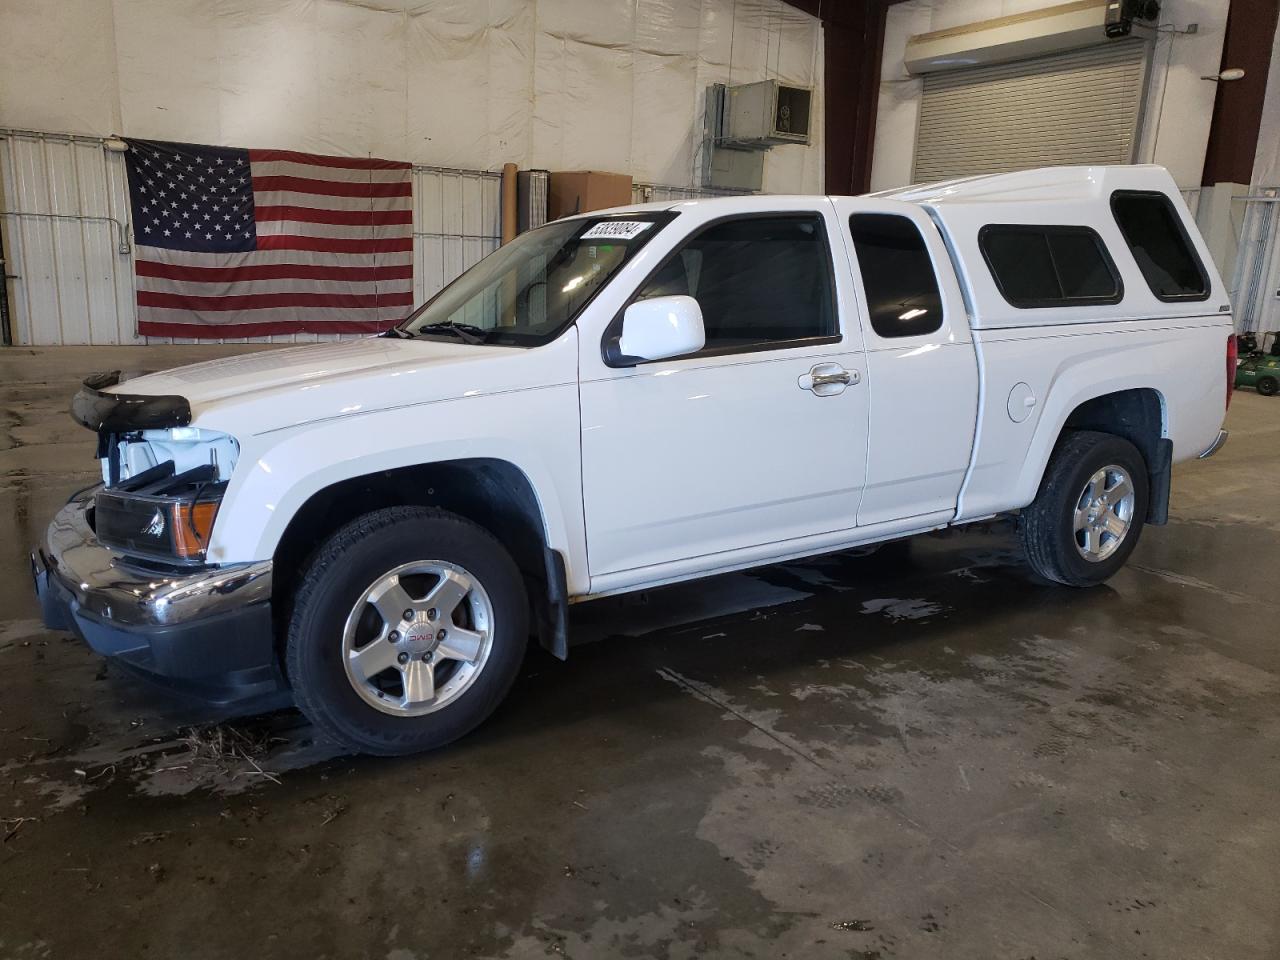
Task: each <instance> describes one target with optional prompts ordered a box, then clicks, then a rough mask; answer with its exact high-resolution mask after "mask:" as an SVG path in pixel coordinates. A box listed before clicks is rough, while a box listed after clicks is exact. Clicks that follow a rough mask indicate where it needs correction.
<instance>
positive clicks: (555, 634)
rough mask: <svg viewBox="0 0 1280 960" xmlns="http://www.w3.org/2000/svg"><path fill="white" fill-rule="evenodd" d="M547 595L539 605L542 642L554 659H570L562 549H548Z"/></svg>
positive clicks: (567, 609) (540, 637)
mask: <svg viewBox="0 0 1280 960" xmlns="http://www.w3.org/2000/svg"><path fill="white" fill-rule="evenodd" d="M543 560H544V564H545V570H546V573H545V576H546V581H547V583H546V596H545V597H544V598H543V601H542V602H541V603H539V604H538V605H537V609H538V642H539V643H541V644H542V646H543V648H544V649H546V651H547V652H548V653H550V654H551V655H552V656H553V657H556V658H557V659H559V660H567V659H568V658H569V586H568V582H567V577H566V574H565V568H564V557H563V556H562V555H561V553H560V551H559V550H550V549H548V550H544V551H543Z"/></svg>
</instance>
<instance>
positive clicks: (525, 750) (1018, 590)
mask: <svg viewBox="0 0 1280 960" xmlns="http://www.w3.org/2000/svg"><path fill="white" fill-rule="evenodd" d="M215 352H219V351H214V350H210V349H207V348H203V349H195V348H152V349H150V351H149V352H145V353H144V352H142V351H138V350H134V351H132V352H130V351H127V350H120V351H117V352H115V353H114V355H113V352H112V351H110V350H104V349H97V350H94V351H86V350H73V349H65V350H62V351H60V352H59V351H43V352H30V351H24V350H9V351H4V352H3V353H0V410H2V411H3V417H4V431H3V434H0V565H2V566H0V569H2V570H3V576H0V816H2V817H3V818H4V823H3V824H2V825H0V834H2V835H3V843H0V957H3V958H24V960H25V958H36V957H59V958H62V957H68V958H75V957H86V956H110V957H123V956H130V957H142V956H152V957H183V958H203V957H235V958H241V957H254V958H267V957H307V958H320V957H356V956H358V957H377V958H383V957H385V958H388V960H423V958H428V957H433V958H434V957H462V956H472V955H475V956H501V957H508V956H509V957H542V956H548V955H550V956H569V957H578V958H583V957H605V956H645V957H688V956H692V955H695V954H698V955H724V956H734V957H770V958H776V957H805V958H808V957H840V958H849V957H855V958H876V957H879V958H890V957H901V958H931V957H937V958H957V957H977V958H988V957H1001V958H1030V957H1036V958H1040V960H1047V958H1056V957H1071V958H1076V957H1099V958H1117V957H1158V958H1170V957H1188V958H1189V957H1196V958H1199V957H1213V958H1217V957H1222V958H1230V960H1251V958H1275V957H1277V956H1280V899H1278V895H1277V892H1276V891H1277V889H1278V886H1280V822H1278V821H1277V818H1276V811H1277V798H1278V797H1280V710H1278V708H1280V629H1277V624H1278V623H1280V600H1278V599H1277V597H1278V594H1277V589H1276V588H1277V571H1278V570H1280V479H1278V478H1280V399H1265V398H1262V397H1258V396H1256V395H1254V394H1253V393H1242V394H1238V395H1237V396H1236V399H1235V402H1234V404H1233V406H1232V410H1231V416H1230V422H1229V427H1230V429H1231V430H1232V439H1231V442H1230V443H1229V444H1228V445H1227V447H1226V448H1225V449H1224V450H1223V452H1222V453H1221V454H1220V455H1219V456H1218V457H1217V458H1215V459H1214V460H1212V461H1208V462H1205V463H1195V464H1190V465H1184V466H1182V467H1179V468H1178V469H1177V471H1176V473H1175V481H1174V501H1173V520H1172V522H1171V523H1170V524H1169V525H1168V526H1167V527H1165V528H1163V529H1150V530H1148V531H1147V532H1146V534H1145V536H1144V538H1143V541H1142V543H1141V545H1140V546H1139V549H1138V551H1137V553H1136V554H1135V556H1134V558H1133V560H1132V561H1131V562H1130V564H1129V566H1128V567H1127V568H1126V569H1125V570H1124V571H1122V573H1121V574H1120V575H1119V576H1117V577H1116V578H1115V579H1114V581H1113V582H1112V583H1110V584H1109V585H1107V586H1104V587H1101V588H1098V589H1095V590H1092V591H1087V592H1078V591H1072V590H1067V589H1065V588H1057V587H1050V586H1046V585H1042V584H1038V583H1036V582H1034V581H1032V580H1031V579H1030V578H1029V576H1028V574H1027V573H1026V572H1025V571H1024V570H1023V569H1022V568H1021V567H1020V566H1019V565H1018V556H1017V551H1016V548H1015V547H1014V545H1013V542H1012V541H1011V539H1010V537H1009V533H1008V529H1007V527H1005V528H1000V527H997V528H993V529H986V530H974V531H968V532H965V533H962V534H957V535H953V536H949V537H945V538H925V539H923V540H918V541H916V542H914V543H913V544H912V545H911V547H910V550H909V551H906V550H890V551H888V552H887V553H882V554H879V555H877V556H875V557H871V558H862V559H859V558H856V557H851V556H834V557H828V558H824V559H819V560H814V561H811V562H805V563H795V564H787V565H785V566H778V567H771V568H766V569H762V570H758V571H754V572H752V573H749V574H737V575H732V576H727V577H721V578H718V579H716V580H714V581H710V582H707V583H704V584H698V585H686V586H682V587H676V588H671V589H668V590H664V591H657V592H654V593H651V594H650V595H648V597H647V598H640V599H630V600H625V599H624V600H617V601H612V600H609V601H600V602H598V603H595V604H588V605H584V606H582V607H579V608H577V610H576V614H575V633H574V636H575V642H576V643H577V646H576V648H575V649H574V651H573V653H572V655H571V657H570V660H569V662H568V663H567V664H563V665H562V664H559V663H556V662H555V661H552V660H550V659H548V658H547V657H545V656H544V655H542V654H541V653H535V654H533V655H531V657H530V660H529V663H528V665H527V667H526V670H525V672H524V675H523V677H522V679H521V680H520V681H519V682H518V683H517V686H516V689H515V691H514V693H513V695H512V696H511V698H510V699H509V700H508V701H507V703H506V704H505V705H504V706H503V707H502V708H501V709H500V711H499V713H498V714H497V715H496V716H495V718H494V719H493V720H492V721H491V722H490V723H488V724H487V725H486V726H485V727H483V728H482V729H481V730H480V731H479V732H477V733H476V734H473V735H472V736H471V737H470V738H468V739H467V740H466V741H464V742H463V743H460V744H458V745H456V746H455V747H453V748H450V749H447V750H445V751H442V752H438V753H435V754H432V755H428V756H423V757H417V758H411V759H406V760H399V761H385V760H369V759H351V758H345V757H340V756H337V755H336V751H335V750H334V748H332V747H331V746H330V745H328V744H326V743H323V742H316V741H315V740H314V738H313V733H312V731H311V730H310V728H309V727H308V726H307V725H306V724H305V723H304V722H302V720H301V719H300V718H299V717H298V716H297V715H296V714H294V713H292V712H283V713H280V714H276V715H273V716H270V717H266V718H255V719H251V720H241V721H235V722H231V723H222V724H218V723H216V722H215V718H212V717H209V716H207V715H202V714H199V713H197V712H193V711H192V710H191V709H190V708H189V707H186V706H184V705H181V704H174V703H172V702H170V701H167V700H166V699H164V697H162V696H161V695H159V694H157V693H154V692H152V691H151V690H150V689H148V688H146V687H144V686H142V685H140V684H139V683H137V682H135V681H133V680H131V679H129V678H127V677H124V676H121V675H118V674H117V673H116V672H115V671H114V670H111V669H107V668H105V667H104V664H103V662H102V661H101V660H100V659H98V658H97V657H95V656H93V655H92V654H90V653H89V652H87V651H86V650H85V649H83V648H82V647H81V646H80V645H79V644H78V643H76V642H74V641H73V640H71V639H70V638H68V637H67V636H65V635H62V634H54V633H49V632H47V631H45V630H44V629H43V628H42V627H41V625H40V623H39V621H38V620H37V611H36V606H35V604H34V602H33V599H32V596H31V592H30V583H29V579H28V574H27V561H26V550H27V547H28V544H29V543H31V542H32V541H34V540H35V539H36V538H37V536H38V535H39V531H40V530H41V529H42V527H43V525H44V524H45V522H46V521H47V519H48V518H49V516H50V515H51V514H52V513H53V511H54V510H55V508H56V507H57V506H58V505H59V504H60V503H61V502H62V501H63V499H64V498H65V497H66V495H67V494H68V493H70V492H71V491H72V490H73V489H76V488H77V487H80V486H82V485H84V484H86V483H88V482H90V481H91V480H92V478H93V475H94V473H95V468H96V464H95V462H94V461H93V460H92V447H93V444H92V438H91V437H90V436H89V435H88V434H87V433H85V432H84V431H82V430H80V429H79V428H78V427H76V426H75V425H74V424H73V423H72V422H71V420H70V419H69V418H68V417H67V416H66V415H65V413H64V411H65V409H66V403H67V400H68V398H69V396H70V394H71V392H72V391H73V388H74V385H75V381H76V380H77V379H78V378H79V377H80V376H82V375H83V374H84V373H86V372H88V371H90V370H92V369H95V368H102V367H107V368H110V367H112V366H118V365H122V364H123V365H124V366H132V367H147V368H156V367H160V366H166V365H170V364H172V363H175V362H177V361H178V360H179V359H181V358H186V357H191V356H203V355H210V354H211V353H215ZM220 352H226V351H225V350H223V351H220ZM122 357H123V359H121V358H122Z"/></svg>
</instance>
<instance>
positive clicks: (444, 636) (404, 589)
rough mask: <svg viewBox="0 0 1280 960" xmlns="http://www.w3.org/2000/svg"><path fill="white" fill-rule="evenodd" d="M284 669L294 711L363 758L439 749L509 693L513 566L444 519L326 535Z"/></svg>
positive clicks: (496, 548) (384, 520) (411, 519)
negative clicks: (293, 699)
mask: <svg viewBox="0 0 1280 960" xmlns="http://www.w3.org/2000/svg"><path fill="white" fill-rule="evenodd" d="M301 582H302V587H301V588H300V589H299V591H298V594H297V597H296V598H295V601H294V606H293V615H292V618H291V620H290V623H289V636H288V645H287V650H286V669H287V671H288V675H289V681H290V683H291V684H292V686H293V690H294V697H295V700H296V701H297V704H298V707H299V708H300V709H301V710H302V712H303V713H304V714H306V716H307V718H308V719H310V720H311V722H312V723H314V724H315V725H316V726H317V727H318V728H319V729H321V730H322V731H324V732H325V733H326V734H328V735H329V736H331V737H333V738H334V739H335V740H338V741H339V742H341V743H343V744H345V745H347V746H350V747H352V748H353V749H355V750H357V751H360V752H362V753H371V754H378V755H382V756H395V755H401V754H409V753H417V752H419V751H422V750H430V749H434V748H436V747H441V746H444V745H445V744H446V743H449V742H451V741H453V740H456V739H458V738H459V737H461V736H463V735H464V734H467V733H469V732H470V731H471V730H473V729H474V728H475V727H477V726H478V725H479V724H480V723H481V722H483V721H484V720H485V718H487V717H488V716H489V714H491V713H492V712H493V710H494V709H495V708H496V707H497V705H498V703H499V702H500V701H501V700H502V698H503V697H504V696H505V695H506V693H507V691H508V690H509V689H510V687H511V684H512V682H513V681H514V680H515V676H516V673H517V672H518V671H519V668H520V663H521V661H522V660H523V658H524V653H525V648H526V645H527V640H528V604H527V600H526V597H525V590H524V583H523V581H522V579H521V577H520V572H519V570H518V569H517V568H516V564H515V561H513V560H512V559H511V556H510V554H508V553H507V551H506V550H505V549H503V547H502V545H501V544H500V543H498V541H497V540H495V539H494V538H493V536H492V535H491V534H489V532H488V531H486V530H484V529H483V528H481V527H479V526H477V525H475V524H473V523H471V522H470V521H468V520H464V519H463V518H461V517H458V516H455V515H454V514H450V513H447V512H445V511H443V510H434V509H428V508H424V507H391V508H387V509H384V510H378V511H375V512H373V513H369V514H366V515H365V516H362V517H359V518H358V519H356V520H354V521H352V522H351V523H349V524H347V525H346V526H345V527H343V528H342V529H340V530H339V531H338V532H337V533H335V534H333V536H331V537H330V538H329V539H328V540H327V541H325V543H324V544H323V545H322V546H321V547H320V549H319V550H318V551H317V553H316V554H315V555H314V557H313V558H312V559H311V561H310V562H309V563H308V566H307V569H306V571H305V572H304V573H303V576H302V579H301Z"/></svg>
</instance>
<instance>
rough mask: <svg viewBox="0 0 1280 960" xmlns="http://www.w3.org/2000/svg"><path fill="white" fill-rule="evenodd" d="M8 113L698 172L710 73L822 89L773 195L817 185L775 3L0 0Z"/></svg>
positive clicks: (795, 31) (787, 27) (524, 163)
mask: <svg viewBox="0 0 1280 960" xmlns="http://www.w3.org/2000/svg"><path fill="white" fill-rule="evenodd" d="M4 10H5V12H4V29H3V30H0V90H3V91H4V96H3V97H2V98H0V126H7V127H18V128H27V129H37V130H74V131H81V132H84V133H90V134H102V135H106V134H110V133H120V134H125V135H130V136H135V137H144V138H152V139H158V140H183V141H189V142H194V143H211V144H222V145H226V146H238V147H247V146H252V147H280V148H291V149H297V150H307V151H312V152H315V153H335V154H344V155H351V156H365V155H372V156H382V157H388V158H392V159H397V160H411V161H413V162H415V163H424V164H433V165H438V166H447V167H461V168H467V169H474V170H496V169H499V168H500V167H501V165H502V164H503V163H506V162H514V163H517V164H519V165H520V166H521V167H522V168H542V169H549V170H573V169H596V170H611V171H616V172H619V173H629V174H631V175H632V176H633V177H634V178H635V179H636V180H640V181H646V182H652V183H667V184H674V185H677V186H692V185H694V184H695V183H696V177H695V174H696V173H697V171H698V169H699V167H698V156H697V154H698V148H699V145H700V140H701V130H702V115H703V101H704V97H705V89H706V87H707V85H708V84H711V83H717V82H727V83H747V82H750V81H754V80H763V79H768V78H778V79H780V80H783V81H784V82H787V83H791V84H800V85H805V86H814V87H815V88H818V89H817V90H816V93H817V100H818V102H817V105H816V106H817V108H816V109H815V111H814V117H815V119H816V122H815V124H814V134H815V138H814V142H813V143H812V144H811V145H810V146H808V147H802V146H785V147H779V148H777V149H774V150H772V151H771V152H770V153H769V155H768V158H767V160H766V165H765V184H764V186H765V189H766V190H768V191H770V192H773V193H801V192H816V191H820V190H821V188H822V144H821V140H822V135H821V134H822V121H821V117H822V110H821V89H820V85H821V77H822V42H821V28H820V26H819V24H818V21H817V20H816V19H815V18H813V17H810V16H808V15H807V14H804V13H802V12H800V11H798V10H796V9H795V8H794V7H791V6H789V5H788V4H786V3H784V2H783V0H218V2H217V3H210V2H208V0H57V2H49V0H5V3H4Z"/></svg>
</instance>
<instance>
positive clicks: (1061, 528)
mask: <svg viewBox="0 0 1280 960" xmlns="http://www.w3.org/2000/svg"><path fill="white" fill-rule="evenodd" d="M1147 496H1148V482H1147V465H1146V462H1145V461H1144V460H1143V458H1142V454H1140V453H1139V452H1138V450H1137V448H1136V447H1134V445H1133V444H1131V443H1130V442H1129V441H1128V440H1125V439H1123V438H1122V437H1117V436H1114V435H1112V434H1109V433H1096V432H1094V431H1091V430H1079V431H1076V432H1074V433H1071V434H1068V435H1067V437H1066V438H1065V439H1064V440H1063V441H1062V442H1061V443H1060V444H1059V445H1058V448H1057V449H1056V450H1055V451H1054V453H1053V456H1052V457H1050V458H1049V465H1048V467H1046V468H1045V474H1044V479H1043V480H1042V481H1041V483H1040V492H1039V493H1038V494H1037V495H1036V499H1035V500H1034V501H1033V502H1032V503H1031V505H1030V506H1028V507H1026V508H1025V509H1024V510H1023V511H1022V513H1021V515H1020V516H1019V518H1018V533H1019V536H1020V538H1021V540H1022V546H1023V549H1024V551H1025V553H1026V556H1027V561H1028V563H1030V565H1031V567H1032V569H1034V570H1035V571H1036V573H1038V574H1040V575H1041V576H1042V577H1044V578H1045V579H1047V580H1053V581H1056V582H1057V583H1063V584H1066V585H1068V586H1072V587H1087V586H1092V585H1094V584H1096V583H1102V582H1103V581H1104V580H1106V579H1108V578H1109V577H1110V576H1111V575H1112V574H1114V573H1115V572H1116V571H1117V570H1119V569H1120V567H1121V566H1122V565H1123V564H1124V562H1125V560H1127V559H1128V558H1129V554H1130V553H1132V552H1133V548H1134V547H1136V546H1137V544H1138V537H1139V535H1140V534H1141V532H1142V524H1143V519H1144V518H1145V517H1146V515H1147Z"/></svg>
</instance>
